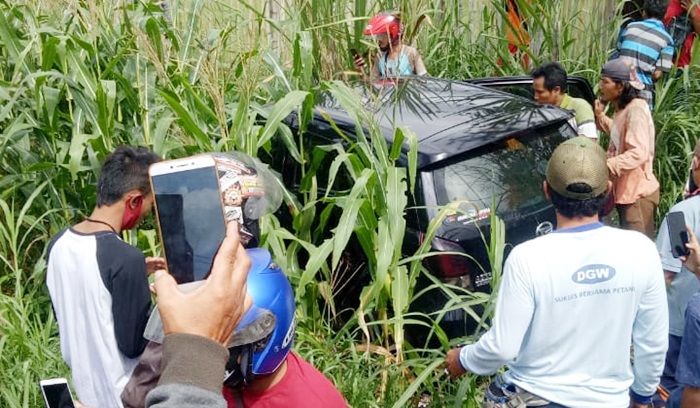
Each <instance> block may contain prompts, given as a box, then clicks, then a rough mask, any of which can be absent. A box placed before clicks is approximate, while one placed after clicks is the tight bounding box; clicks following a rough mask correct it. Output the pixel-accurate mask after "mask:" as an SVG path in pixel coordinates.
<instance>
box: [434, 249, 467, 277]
mask: <svg viewBox="0 0 700 408" xmlns="http://www.w3.org/2000/svg"><path fill="white" fill-rule="evenodd" d="M433 262H434V265H435V269H436V270H435V273H436V274H438V276H440V277H441V278H457V277H460V276H463V275H467V274H469V262H467V258H465V257H463V256H459V255H435V256H434V257H433Z"/></svg>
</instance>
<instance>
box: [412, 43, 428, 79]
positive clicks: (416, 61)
mask: <svg viewBox="0 0 700 408" xmlns="http://www.w3.org/2000/svg"><path fill="white" fill-rule="evenodd" d="M413 54H414V55H413V72H415V74H416V75H420V76H422V75H428V70H427V69H426V68H425V64H424V63H423V57H421V55H420V53H419V52H418V50H417V49H414V51H413Z"/></svg>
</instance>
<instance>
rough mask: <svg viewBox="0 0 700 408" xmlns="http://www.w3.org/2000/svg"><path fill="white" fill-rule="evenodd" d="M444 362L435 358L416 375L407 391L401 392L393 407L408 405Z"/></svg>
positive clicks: (398, 407) (400, 407)
mask: <svg viewBox="0 0 700 408" xmlns="http://www.w3.org/2000/svg"><path fill="white" fill-rule="evenodd" d="M441 364H443V360H435V361H433V362H432V363H430V365H428V366H427V367H426V368H425V369H424V370H423V371H422V372H421V373H420V374H419V375H418V377H416V379H415V380H413V382H412V383H411V385H409V386H408V388H406V391H404V392H403V394H401V397H400V398H399V399H398V401H396V402H395V403H394V405H393V408H402V407H405V406H408V405H409V404H408V401H409V400H410V399H411V398H412V397H413V395H414V394H415V393H416V391H418V388H420V386H421V385H423V383H424V382H425V380H426V379H428V377H430V376H431V375H433V374H434V373H435V370H436V369H437V368H438V367H439V366H440V365H441Z"/></svg>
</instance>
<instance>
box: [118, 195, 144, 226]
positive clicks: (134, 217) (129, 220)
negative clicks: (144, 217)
mask: <svg viewBox="0 0 700 408" xmlns="http://www.w3.org/2000/svg"><path fill="white" fill-rule="evenodd" d="M142 206H143V197H135V198H133V199H132V200H131V204H127V205H126V208H124V215H123V216H122V228H121V230H122V231H124V230H130V229H132V228H134V227H135V226H136V224H137V223H138V222H139V219H140V218H141V207H142Z"/></svg>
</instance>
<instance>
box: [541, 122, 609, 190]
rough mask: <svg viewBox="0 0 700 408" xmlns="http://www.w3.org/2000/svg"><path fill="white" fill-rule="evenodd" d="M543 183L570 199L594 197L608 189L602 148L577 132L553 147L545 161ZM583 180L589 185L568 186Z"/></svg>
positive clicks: (606, 166)
mask: <svg viewBox="0 0 700 408" xmlns="http://www.w3.org/2000/svg"><path fill="white" fill-rule="evenodd" d="M547 184H548V185H549V187H550V188H552V189H553V190H554V191H556V192H557V193H559V194H560V195H562V196H564V197H567V198H570V199H573V200H587V199H590V198H593V197H598V196H599V195H601V194H603V193H604V192H605V190H607V189H608V165H607V157H606V154H605V151H604V150H603V148H602V147H600V146H599V145H598V143H596V142H595V141H593V140H591V139H589V138H587V137H584V136H579V137H575V138H573V139H569V140H567V141H565V142H563V143H562V144H560V145H559V146H557V148H556V149H554V152H553V153H552V157H550V159H549V163H548V164H547ZM573 184H585V185H587V186H588V187H590V189H584V191H580V190H576V189H572V188H571V186H572V185H573Z"/></svg>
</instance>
